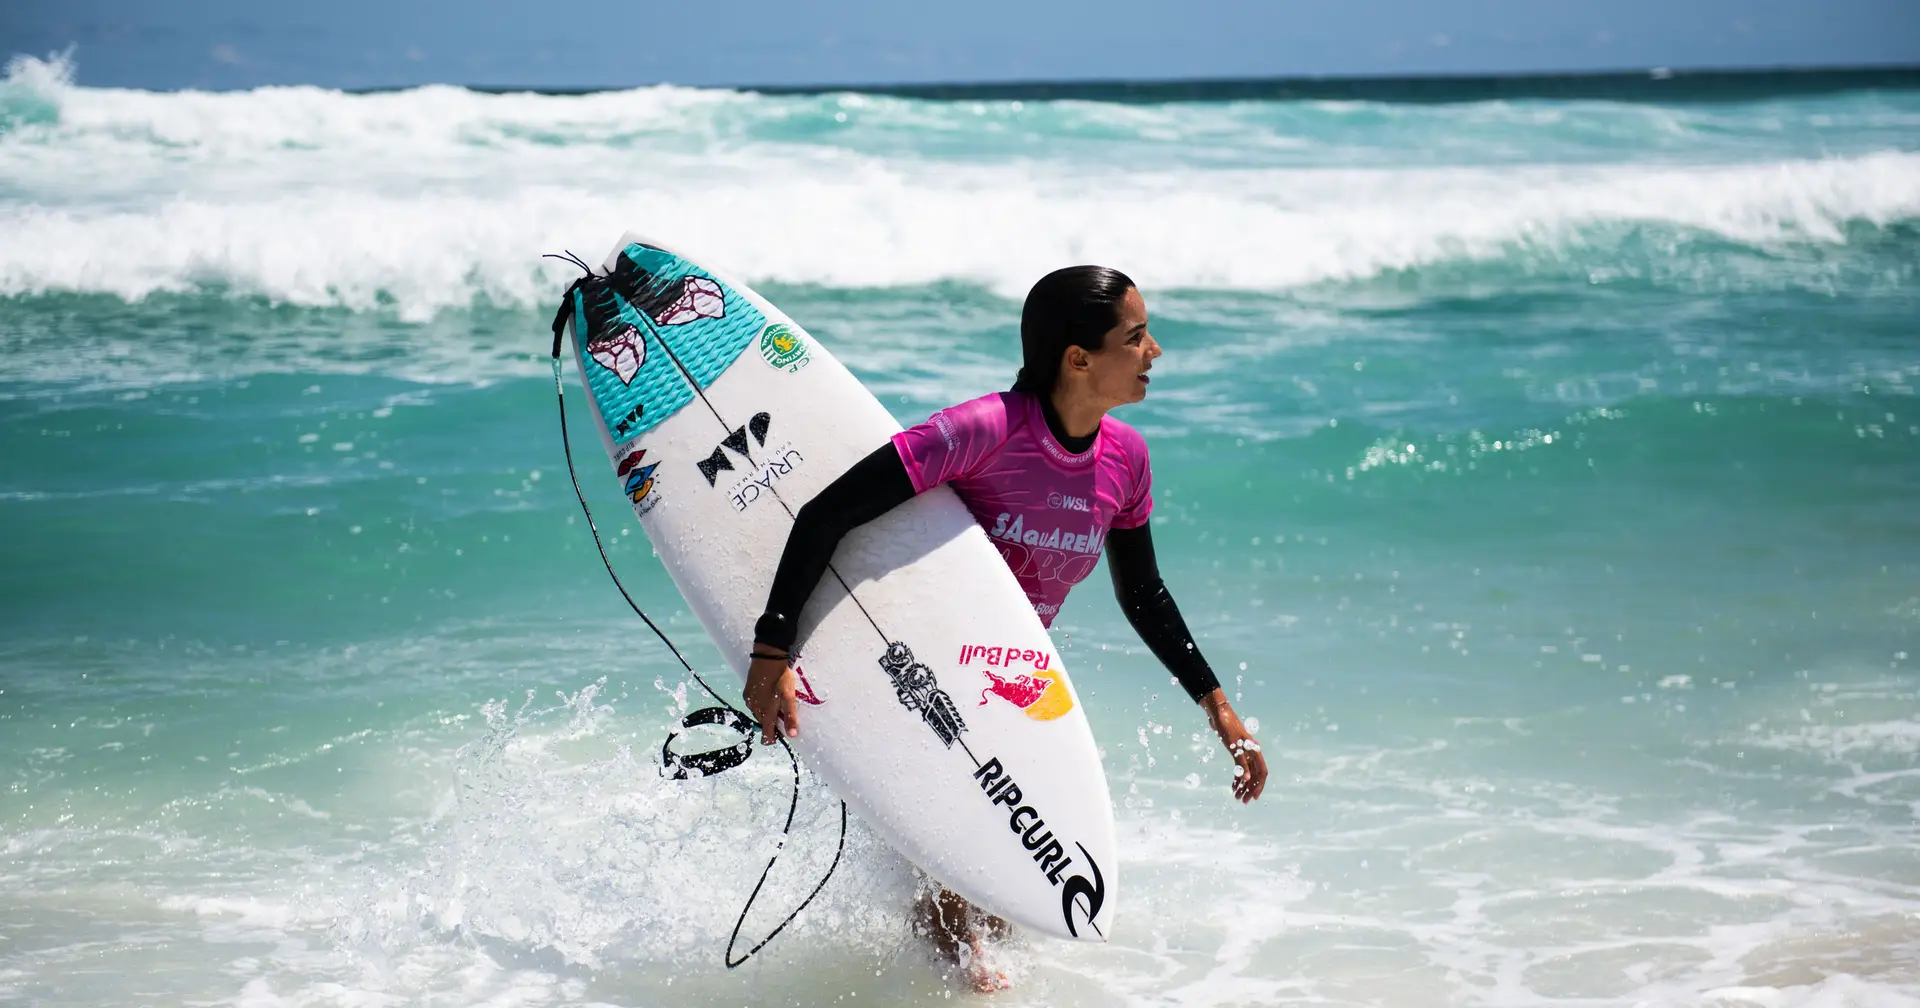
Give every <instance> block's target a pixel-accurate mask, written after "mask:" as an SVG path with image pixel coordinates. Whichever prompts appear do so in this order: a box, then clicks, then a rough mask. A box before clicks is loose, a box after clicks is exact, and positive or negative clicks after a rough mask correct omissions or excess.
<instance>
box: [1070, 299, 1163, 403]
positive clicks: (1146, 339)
mask: <svg viewBox="0 0 1920 1008" xmlns="http://www.w3.org/2000/svg"><path fill="white" fill-rule="evenodd" d="M1118 314H1119V321H1118V322H1117V323H1116V324H1115V325H1114V327H1113V328H1112V329H1110V330H1108V331H1107V335H1106V342H1105V344H1104V346H1103V347H1102V348H1101V350H1100V352H1098V353H1088V352H1087V351H1085V350H1083V349H1081V348H1079V347H1070V348H1068V350H1067V354H1068V360H1067V363H1068V365H1069V366H1070V367H1073V370H1076V371H1078V370H1080V368H1079V367H1077V366H1074V365H1078V364H1079V363H1080V362H1079V361H1076V360H1074V359H1073V357H1074V355H1076V354H1079V355H1084V360H1085V371H1084V372H1083V373H1084V374H1085V375H1086V376H1087V387H1088V389H1089V391H1091V392H1092V393H1093V397H1094V398H1095V399H1096V400H1098V401H1099V402H1100V404H1101V405H1103V406H1107V407H1113V406H1120V405H1123V404H1125V403H1136V402H1139V401H1140V400H1142V399H1145V398H1146V397H1147V372H1148V371H1149V370H1151V369H1152V368H1153V360H1154V358H1156V357H1158V356H1160V344H1159V343H1157V342H1155V341H1154V338H1153V336H1152V335H1151V334H1149V333H1148V332H1147V302H1146V301H1145V300H1143V299H1142V298H1141V297H1140V292H1139V291H1138V290H1129V291H1127V296H1126V297H1125V298H1124V299H1122V300H1121V302H1120V310H1119V313H1118Z"/></svg>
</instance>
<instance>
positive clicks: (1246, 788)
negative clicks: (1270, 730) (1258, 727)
mask: <svg viewBox="0 0 1920 1008" xmlns="http://www.w3.org/2000/svg"><path fill="white" fill-rule="evenodd" d="M1227 751H1228V752H1230V753H1231V754H1232V755H1233V764H1234V774H1233V796H1234V797H1235V798H1238V799H1240V801H1241V802H1242V803H1246V802H1250V801H1253V800H1254V799H1255V798H1258V797H1260V793H1261V792H1262V791H1265V790H1266V788H1267V758H1266V757H1265V756H1262V755H1261V754H1260V743H1258V742H1255V741H1254V740H1253V737H1252V736H1250V735H1241V736H1240V737H1239V738H1237V739H1235V740H1234V741H1233V742H1232V743H1230V744H1229V745H1228V746H1227Z"/></svg>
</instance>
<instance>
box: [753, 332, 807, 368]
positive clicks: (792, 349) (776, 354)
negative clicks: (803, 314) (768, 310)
mask: <svg viewBox="0 0 1920 1008" xmlns="http://www.w3.org/2000/svg"><path fill="white" fill-rule="evenodd" d="M760 356H762V357H765V358H766V359H767V363H768V364H771V365H773V366H774V367H777V368H779V369H780V370H782V371H798V370H800V369H801V368H803V367H806V366H807V365H808V364H809V363H811V360H810V359H809V358H808V357H807V343H806V340H804V339H802V338H801V336H800V334H799V333H797V332H794V331H793V327H792V326H790V325H785V324H783V323H779V322H775V323H774V324H772V325H770V326H768V327H766V328H765V329H763V330H761V332H760Z"/></svg>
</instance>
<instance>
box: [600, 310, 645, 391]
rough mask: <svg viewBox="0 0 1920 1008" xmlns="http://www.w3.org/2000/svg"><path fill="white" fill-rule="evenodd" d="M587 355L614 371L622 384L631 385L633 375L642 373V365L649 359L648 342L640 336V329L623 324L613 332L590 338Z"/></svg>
mask: <svg viewBox="0 0 1920 1008" xmlns="http://www.w3.org/2000/svg"><path fill="white" fill-rule="evenodd" d="M587 356H589V357H591V358H593V362H594V363H595V364H598V365H600V366H601V367H603V368H606V369H607V370H609V371H611V372H613V374H614V377H616V378H618V379H620V384H622V385H631V384H633V376H634V375H637V374H639V373H640V365H642V364H644V363H646V361H647V342H646V340H644V339H641V338H640V330H639V329H636V328H634V327H633V326H632V325H631V324H628V325H622V326H621V327H620V328H618V329H615V330H614V331H613V332H611V333H607V334H605V335H602V336H595V337H594V338H592V339H590V340H588V341H587Z"/></svg>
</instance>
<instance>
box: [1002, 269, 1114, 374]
mask: <svg viewBox="0 0 1920 1008" xmlns="http://www.w3.org/2000/svg"><path fill="white" fill-rule="evenodd" d="M1133 287H1134V283H1133V281H1132V280H1131V279H1130V278H1128V276H1127V275H1126V274H1125V273H1122V272H1120V271H1119V270H1117V269H1108V268H1107V267H1105V266H1068V267H1067V268H1065V269H1057V270H1054V271H1053V272H1051V273H1049V274H1047V275H1046V276H1043V277H1041V278H1040V282H1039V283H1036V284H1034V285H1033V289H1032V290H1030V291H1028V292H1027V303H1026V306H1025V307H1023V308H1021V309H1020V374H1019V375H1017V376H1016V377H1015V378H1014V379H1013V390H1014V391H1015V392H1025V393H1026V394H1027V395H1030V396H1034V397H1036V398H1045V397H1046V396H1049V395H1051V394H1053V386H1054V384H1055V383H1056V382H1058V381H1059V380H1060V358H1061V356H1062V355H1064V354H1065V353H1066V352H1067V348H1068V347H1073V346H1077V347H1079V348H1081V349H1082V350H1086V351H1088V352H1089V353H1098V352H1100V351H1101V350H1103V349H1105V346H1106V341H1107V340H1106V336H1107V333H1108V332H1109V331H1111V330H1112V329H1113V327H1114V326H1116V325H1119V324H1120V302H1121V301H1123V300H1125V299H1126V296H1127V292H1128V291H1130V290H1132V289H1133Z"/></svg>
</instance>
